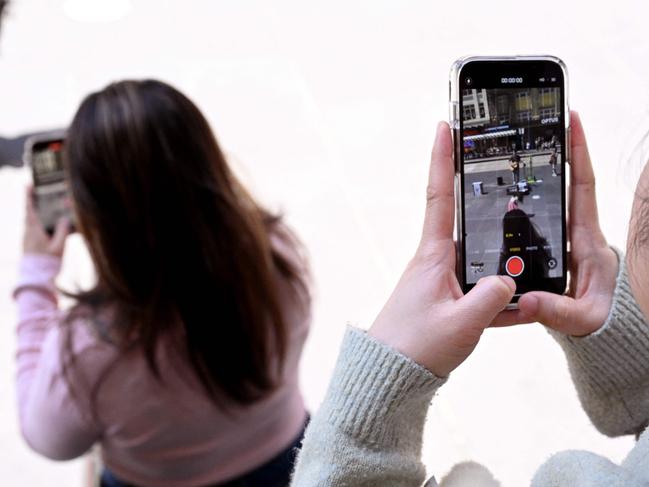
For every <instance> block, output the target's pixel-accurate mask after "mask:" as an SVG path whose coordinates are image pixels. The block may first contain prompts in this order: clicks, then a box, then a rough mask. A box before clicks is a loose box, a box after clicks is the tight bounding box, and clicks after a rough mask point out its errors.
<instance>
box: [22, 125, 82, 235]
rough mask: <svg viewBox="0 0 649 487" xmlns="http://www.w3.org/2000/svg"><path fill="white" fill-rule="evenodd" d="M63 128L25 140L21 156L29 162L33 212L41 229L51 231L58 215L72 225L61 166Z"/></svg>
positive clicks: (65, 183) (52, 231)
mask: <svg viewBox="0 0 649 487" xmlns="http://www.w3.org/2000/svg"><path fill="white" fill-rule="evenodd" d="M64 144H65V131H55V132H48V133H44V134H37V135H33V136H31V137H29V138H28V139H27V140H26V141H25V150H24V154H23V160H24V162H25V164H27V165H29V166H31V168H32V177H33V186H34V190H33V198H34V207H35V209H36V213H37V214H38V217H39V219H40V221H41V223H42V225H43V228H44V229H45V231H46V232H47V233H48V234H50V235H52V234H53V233H54V229H55V228H56V223H57V222H58V220H59V218H61V217H63V216H64V217H67V218H69V220H70V222H71V223H72V226H73V227H74V212H73V211H72V204H71V199H70V195H69V191H68V185H67V180H66V177H65V169H64V167H63V146H64Z"/></svg>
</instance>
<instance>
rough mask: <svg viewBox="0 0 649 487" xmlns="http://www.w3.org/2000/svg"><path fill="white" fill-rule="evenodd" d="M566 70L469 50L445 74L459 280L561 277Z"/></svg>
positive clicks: (553, 282)
mask: <svg viewBox="0 0 649 487" xmlns="http://www.w3.org/2000/svg"><path fill="white" fill-rule="evenodd" d="M566 86H567V71H566V69H565V66H564V64H563V63H562V62H561V61H560V60H559V59H558V58H554V57H551V56H512V57H500V58H485V57H471V58H466V59H460V60H458V61H457V62H456V63H455V64H454V66H453V68H452V70H451V79H450V111H451V126H452V127H453V131H454V136H455V150H454V156H455V164H456V166H455V169H456V190H455V195H456V207H457V241H458V246H459V252H458V255H459V258H458V260H459V262H458V266H457V272H458V280H459V281H460V284H461V287H462V291H463V292H464V293H467V292H469V291H470V290H471V289H472V288H473V287H474V286H475V285H476V283H477V282H478V281H479V280H480V279H481V278H482V277H484V276H489V275H509V276H510V277H512V278H513V279H514V280H515V281H516V288H517V290H516V294H515V295H514V297H513V299H512V303H510V306H509V308H510V309H515V308H516V307H517V302H518V299H519V298H520V296H521V295H523V294H524V293H526V292H529V291H546V292H551V293H556V294H563V293H564V292H565V290H566V283H567V273H568V265H567V238H566V195H565V188H566V179H565V177H564V174H565V171H564V170H565V167H566V163H567V161H568V160H569V158H570V151H569V144H568V134H569V131H570V124H569V119H568V117H567V114H568V103H567V89H566Z"/></svg>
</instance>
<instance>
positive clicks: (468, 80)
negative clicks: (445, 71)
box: [464, 78, 473, 86]
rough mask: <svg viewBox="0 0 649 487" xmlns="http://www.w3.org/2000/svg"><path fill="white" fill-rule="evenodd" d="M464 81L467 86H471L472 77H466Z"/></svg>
mask: <svg viewBox="0 0 649 487" xmlns="http://www.w3.org/2000/svg"><path fill="white" fill-rule="evenodd" d="M464 82H465V83H466V85H467V86H471V85H472V84H473V79H471V78H467V79H465V80H464Z"/></svg>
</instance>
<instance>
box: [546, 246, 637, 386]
mask: <svg viewBox="0 0 649 487" xmlns="http://www.w3.org/2000/svg"><path fill="white" fill-rule="evenodd" d="M613 250H614V251H615V252H616V254H617V255H618V260H619V263H620V267H619V271H618V276H617V280H616V286H615V292H614V294H613V302H612V304H611V310H610V312H609V315H608V318H607V319H606V322H605V323H604V325H602V327H601V328H600V329H599V330H597V331H596V332H594V333H591V334H590V335H586V336H584V337H573V336H569V335H564V334H561V333H558V332H551V334H552V335H553V337H554V338H555V339H556V340H557V341H558V342H559V344H560V345H561V346H562V348H563V349H564V351H565V353H566V355H567V356H568V360H569V362H571V363H572V365H573V366H578V367H579V368H580V372H581V373H583V374H585V375H586V376H587V377H588V378H589V382H590V383H591V384H592V385H593V386H597V387H599V388H600V389H602V390H603V391H616V390H619V388H620V387H636V386H637V385H638V383H640V382H641V381H643V380H645V379H647V378H648V377H649V323H648V322H647V320H646V319H645V317H644V315H643V314H642V311H641V310H640V308H639V306H638V304H637V302H636V300H635V298H634V297H633V294H632V293H631V289H630V287H629V278H628V274H627V269H626V263H625V258H624V254H622V252H620V251H619V250H618V249H613Z"/></svg>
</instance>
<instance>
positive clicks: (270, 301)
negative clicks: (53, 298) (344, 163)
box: [64, 80, 306, 404]
mask: <svg viewBox="0 0 649 487" xmlns="http://www.w3.org/2000/svg"><path fill="white" fill-rule="evenodd" d="M66 166H67V171H68V177H69V184H70V188H71V193H72V199H73V201H74V206H75V211H76V217H77V223H78V227H79V230H80V232H81V233H82V234H83V236H84V238H85V240H86V242H87V245H88V248H89V250H90V254H91V257H92V260H93V262H94V264H95V267H96V271H97V283H96V285H95V286H94V287H93V288H92V289H90V290H88V291H85V292H80V293H77V294H75V295H74V297H75V298H76V300H77V304H76V306H75V307H74V308H73V309H72V310H71V313H70V315H69V317H70V319H74V318H75V317H78V316H98V315H101V313H102V312H104V311H107V310H109V311H110V315H109V316H110V323H109V326H108V327H107V329H104V328H103V327H102V326H100V325H99V323H100V322H101V321H100V320H92V319H90V320H88V321H89V322H91V323H93V325H92V326H94V328H95V330H94V331H95V332H97V334H98V335H100V336H102V337H104V338H105V339H106V340H109V341H111V342H113V343H114V344H115V345H116V346H118V347H119V348H120V350H122V351H126V350H132V349H134V348H139V349H141V350H142V351H143V353H144V355H145V357H146V360H147V363H148V364H149V367H150V369H151V371H152V372H153V373H154V375H155V376H156V377H158V378H160V374H159V369H158V366H157V363H156V346H157V344H158V343H159V339H160V338H161V336H162V335H163V334H164V333H165V332H166V331H168V330H171V329H174V327H175V328H177V327H178V326H180V327H182V330H183V333H184V348H185V352H186V353H185V354H184V355H185V356H186V357H187V358H188V359H189V361H190V363H191V367H192V368H193V370H194V372H195V374H196V375H197V377H198V378H199V380H200V382H201V383H202V385H203V386H204V388H205V390H206V392H207V394H208V395H209V396H210V397H211V399H212V400H213V401H214V402H215V403H217V404H222V403H223V399H224V397H226V398H229V399H232V400H234V401H236V402H238V403H250V402H253V401H255V400H257V399H259V398H261V397H263V396H264V395H266V394H267V393H269V392H270V391H272V390H273V389H274V388H275V387H276V386H277V383H278V379H279V377H280V374H281V369H282V365H283V359H284V356H285V354H286V348H287V335H288V333H289V330H288V329H287V323H286V320H285V317H284V314H283V312H282V306H281V303H280V296H279V293H278V279H284V280H287V281H289V282H290V283H291V284H292V289H293V290H294V291H295V293H296V295H298V294H299V295H302V291H306V286H305V283H304V280H303V276H302V273H301V272H300V269H299V268H300V267H301V266H299V265H298V263H297V262H296V260H295V259H289V258H287V257H286V254H285V253H280V252H278V251H277V250H276V249H275V247H274V246H273V245H271V241H270V236H271V235H277V236H279V237H280V238H283V239H284V240H285V241H288V242H289V243H291V244H294V243H295V241H294V239H293V238H292V236H291V233H290V231H289V230H288V229H287V228H286V227H285V226H284V225H283V224H282V222H281V219H280V218H279V217H277V216H273V215H271V214H270V213H268V212H267V211H265V210H264V209H262V208H261V207H260V206H259V205H258V204H257V203H256V202H255V201H254V200H253V198H252V197H251V196H250V195H249V194H248V193H247V192H246V190H245V189H244V188H243V187H242V186H241V184H240V183H239V182H238V180H237V179H236V177H235V176H234V174H233V173H232V172H231V171H230V169H229V167H228V164H227V162H226V159H225V157H224V156H223V153H222V152H221V150H220V148H219V146H218V143H217V141H216V139H215V137H214V135H213V133H212V131H211V129H210V127H209V125H208V123H207V121H206V120H205V118H204V117H203V115H202V114H201V112H200V111H199V109H198V108H197V107H196V106H195V105H194V104H193V103H192V102H191V101H190V100H189V99H188V98H187V97H186V96H184V95H183V94H181V93H180V92H179V91H177V90H176V89H174V88H172V87H171V86H169V85H167V84H165V83H162V82H159V81H155V80H144V81H123V82H119V83H114V84H111V85H109V86H108V87H106V88H105V89H103V90H101V91H99V92H97V93H93V94H91V95H89V96H88V97H87V98H86V99H85V100H84V101H83V102H82V104H81V106H80V108H79V110H78V111H77V113H76V115H75V117H74V120H73V122H72V125H71V127H70V130H69V134H68V138H67V141H66ZM68 345H69V343H68ZM68 348H69V347H68ZM277 357H279V360H277ZM64 363H65V361H64Z"/></svg>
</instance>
